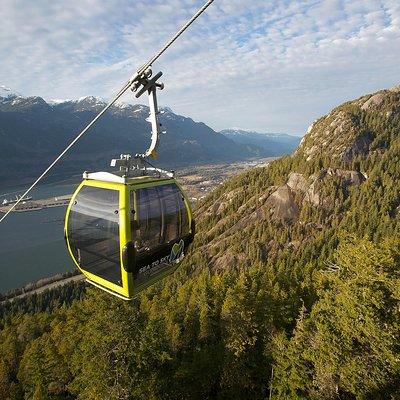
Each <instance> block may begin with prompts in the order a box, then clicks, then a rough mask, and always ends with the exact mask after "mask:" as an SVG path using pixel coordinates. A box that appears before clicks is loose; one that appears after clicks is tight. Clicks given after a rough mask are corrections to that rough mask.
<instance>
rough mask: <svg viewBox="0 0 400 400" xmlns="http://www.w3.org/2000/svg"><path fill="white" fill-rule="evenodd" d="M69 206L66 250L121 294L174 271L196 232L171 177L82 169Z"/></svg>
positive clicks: (97, 281) (91, 277)
mask: <svg viewBox="0 0 400 400" xmlns="http://www.w3.org/2000/svg"><path fill="white" fill-rule="evenodd" d="M84 176H85V177H86V179H84V180H83V182H82V183H81V184H80V185H79V187H78V188H77V190H76V191H75V193H74V195H73V196H72V198H71V202H70V204H69V206H68V209H67V214H66V218H65V238H66V242H67V247H68V250H69V252H70V254H71V257H72V258H73V260H74V262H75V264H76V265H77V267H78V268H79V269H80V270H81V271H82V273H83V274H84V275H85V276H86V278H87V280H88V281H89V282H90V283H92V284H94V285H95V286H99V287H100V288H102V289H104V290H106V291H108V292H111V293H112V294H115V295H117V296H119V297H122V298H124V299H131V298H133V297H135V295H136V294H137V293H139V292H140V291H141V290H143V289H144V288H146V287H148V286H149V285H151V284H153V283H155V282H157V281H158V280H160V279H162V278H163V277H165V276H166V275H167V274H170V273H171V272H173V271H174V270H175V268H176V266H177V263H178V262H179V260H180V259H181V258H182V257H183V254H184V251H186V249H187V247H188V246H189V244H190V243H191V242H192V241H193V237H194V221H193V217H192V211H191V208H190V204H189V201H188V199H187V198H186V197H185V195H184V193H183V191H182V189H181V188H180V186H179V185H178V183H177V182H176V180H175V179H174V178H168V177H167V178H163V177H154V176H136V177H131V178H126V177H125V176H122V175H121V174H120V175H118V173H108V172H97V173H92V174H86V175H84Z"/></svg>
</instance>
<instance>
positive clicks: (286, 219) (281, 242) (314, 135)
mask: <svg viewBox="0 0 400 400" xmlns="http://www.w3.org/2000/svg"><path fill="white" fill-rule="evenodd" d="M396 177H397V178H396ZM399 177H400V87H399V86H398V87H395V88H392V89H389V90H382V91H379V92H377V93H375V94H370V95H366V96H362V97H361V98H359V99H356V100H354V101H350V102H347V103H345V104H342V105H340V106H338V107H336V108H335V109H333V110H332V111H331V112H330V113H329V114H328V115H326V116H323V117H321V118H319V119H318V120H316V121H315V122H314V123H313V124H311V126H310V127H309V129H308V131H307V133H306V135H305V136H304V138H303V140H302V142H301V144H300V145H299V147H298V149H297V150H296V151H295V152H294V154H293V155H292V156H288V157H285V158H282V159H280V160H277V161H274V162H273V163H271V164H270V166H268V167H266V168H257V169H255V170H253V171H250V172H249V173H247V174H245V175H242V176H241V177H237V178H236V179H234V180H233V181H232V182H229V183H228V184H226V185H224V186H223V187H221V188H219V189H218V190H217V191H216V192H215V193H214V194H213V195H212V196H211V197H210V198H209V199H208V200H207V201H205V202H203V203H200V204H199V207H198V210H197V216H198V219H199V228H200V230H202V231H203V232H207V233H206V234H204V235H201V237H200V238H199V242H200V243H201V251H202V253H203V256H204V257H205V258H206V260H207V262H208V263H209V265H214V266H216V268H223V267H232V266H237V265H241V264H243V263H244V264H245V262H244V261H243V260H245V259H247V258H249V257H250V258H251V257H252V256H253V255H252V254H250V253H248V254H247V256H246V257H242V258H240V257H241V256H240V255H241V254H242V253H243V251H247V250H243V249H244V248H246V249H249V248H251V249H252V252H255V253H256V254H258V255H259V257H261V258H262V259H263V258H264V259H268V257H273V256H274V255H276V254H278V253H281V252H284V251H289V249H290V251H296V252H297V251H298V252H300V251H303V252H305V248H306V247H307V244H308V243H312V242H314V243H315V241H316V240H322V238H324V237H325V239H324V240H325V241H327V242H329V241H331V240H336V239H335V238H336V235H337V231H338V230H340V229H344V230H346V231H352V230H353V232H354V233H355V234H357V235H358V234H360V233H363V232H364V233H365V234H368V235H376V229H377V228H376V227H375V228H374V223H373V222H372V221H373V219H374V218H378V219H379V220H381V219H382V218H386V219H387V226H388V229H389V230H390V229H397V228H395V227H396V226H398V229H399V233H400V221H399V218H400V211H399V210H400V186H399V184H398V179H399ZM378 215H381V216H380V217H377V216H378ZM375 224H376V222H375ZM367 227H368V228H367ZM320 245H321V246H323V242H321V244H320ZM314 246H315V248H317V247H318V246H317V245H316V244H314ZM312 251H314V250H312Z"/></svg>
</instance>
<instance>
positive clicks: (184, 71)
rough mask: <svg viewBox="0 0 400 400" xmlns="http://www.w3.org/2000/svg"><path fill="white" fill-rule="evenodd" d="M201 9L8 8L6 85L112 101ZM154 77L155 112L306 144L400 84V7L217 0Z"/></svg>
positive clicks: (368, 2)
mask: <svg viewBox="0 0 400 400" xmlns="http://www.w3.org/2000/svg"><path fill="white" fill-rule="evenodd" d="M202 3H203V1H198V0H163V1H158V0H157V1H155V0H138V1H122V0H121V1H116V0H107V1H105V0H101V1H100V0H68V1H54V0H53V1H50V0H48V1H43V0H35V1H28V0H25V1H22V0H2V5H1V7H0V20H1V24H0V37H1V41H0V60H1V64H0V84H3V85H5V86H8V87H11V88H12V89H13V90H15V91H17V92H20V93H22V94H26V95H40V96H42V97H44V98H45V99H47V100H51V99H71V98H78V97H82V96H86V95H95V96H100V97H103V98H109V97H111V96H112V95H113V94H114V93H115V92H116V91H118V89H119V88H120V86H121V85H122V84H123V83H124V82H125V81H126V79H127V78H128V77H129V76H130V75H131V74H132V73H133V71H134V70H135V69H137V68H138V67H139V66H140V65H141V64H143V63H144V62H145V61H147V59H148V58H149V57H150V56H151V55H152V54H153V53H154V52H155V51H156V49H158V48H159V47H160V46H161V45H162V44H163V43H164V42H165V41H166V39H167V38H169V36H170V35H172V34H173V33H174V32H175V31H176V30H177V29H178V28H179V27H180V26H181V25H182V24H183V23H184V22H185V21H186V20H187V19H188V18H189V17H190V16H191V15H192V14H193V13H194V12H195V10H196V9H197V8H198V7H200V6H201V5H202ZM154 69H161V70H162V71H163V73H164V76H163V79H164V83H165V85H166V89H165V90H164V91H162V92H160V95H159V103H160V104H161V105H166V106H169V107H171V108H172V109H173V110H174V111H175V112H177V113H180V114H183V115H188V116H191V117H192V118H193V119H195V120H198V121H204V122H205V123H207V124H209V125H210V126H211V127H213V128H214V129H217V130H218V129H223V128H227V127H232V126H235V127H242V128H247V129H254V130H259V131H269V132H288V133H293V134H298V135H302V134H304V132H305V131H306V129H307V126H308V125H309V124H310V123H311V122H312V121H313V120H314V119H315V118H317V117H318V116H321V115H323V114H325V113H327V112H329V110H330V109H331V108H332V107H334V106H335V105H337V104H339V103H341V102H343V101H346V100H350V99H352V98H356V97H359V96H361V95H363V94H365V93H369V92H373V91H376V90H378V89H381V88H386V87H391V86H394V85H398V84H399V83H400V1H399V0H349V1H339V0H338V1H336V0H323V1H322V0H320V1H319V0H312V1H306V0H305V1H267V0H252V1H249V0H215V1H214V3H213V4H212V5H211V6H210V8H209V9H208V11H207V12H206V14H205V15H203V16H202V17H201V18H200V19H199V20H198V21H197V22H196V23H195V24H194V25H192V27H191V28H190V29H189V31H187V32H186V33H185V34H184V35H183V36H182V38H181V39H180V40H179V41H178V42H177V43H176V44H175V45H174V46H173V47H172V48H171V49H170V50H168V52H167V53H166V54H165V55H164V56H163V57H162V58H161V59H160V60H159V61H158V62H157V63H156V65H155V66H154ZM124 101H133V98H132V96H129V94H128V95H127V96H126V97H125V98H124ZM144 101H145V99H143V102H144Z"/></svg>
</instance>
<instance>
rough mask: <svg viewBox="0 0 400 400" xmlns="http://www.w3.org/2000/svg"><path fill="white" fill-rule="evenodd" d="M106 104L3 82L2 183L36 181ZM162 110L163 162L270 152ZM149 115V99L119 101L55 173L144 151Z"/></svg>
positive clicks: (0, 128) (179, 163) (65, 173)
mask: <svg viewBox="0 0 400 400" xmlns="http://www.w3.org/2000/svg"><path fill="white" fill-rule="evenodd" d="M105 105H106V102H105V101H104V100H102V99H99V98H97V97H93V96H87V97H83V98H80V99H77V100H65V101H63V100H61V101H60V100H55V101H49V102H47V101H45V100H44V99H43V98H42V97H39V96H31V97H24V96H21V95H19V94H17V93H14V92H13V91H12V90H11V89H9V88H7V87H5V86H2V85H1V86H0V140H1V143H2V145H1V147H0V184H2V185H7V186H9V185H10V184H15V183H16V182H15V181H18V183H26V182H28V181H31V180H32V178H33V177H35V176H36V175H37V174H38V173H39V172H41V171H43V169H44V168H46V166H47V165H48V164H49V162H51V161H52V160H53V159H54V157H55V156H56V155H57V154H59V153H60V152H61V151H62V149H63V148H64V147H65V146H66V145H67V144H68V143H69V142H70V141H71V140H72V139H73V138H74V137H75V135H76V134H77V133H78V132H79V131H80V130H81V129H82V128H83V127H84V126H85V124H87V123H88V122H89V121H90V120H91V119H92V118H93V117H94V116H95V115H96V114H97V113H98V112H99V111H100V110H101V109H102V108H103V107H104V106H105ZM160 111H161V114H160V122H161V124H162V129H163V130H165V131H166V132H167V133H166V134H165V135H162V138H161V142H160V147H159V152H158V155H159V157H158V160H157V164H158V165H160V166H163V167H167V168H175V167H179V166H187V165H193V164H201V163H209V162H231V161H238V160H244V159H248V158H253V157H258V156H265V154H266V153H265V152H264V151H263V149H262V148H261V147H259V146H257V145H254V144H251V143H237V142H235V141H233V140H231V139H230V138H228V137H227V136H225V135H222V134H220V133H218V132H215V131H214V130H213V129H211V128H210V127H209V126H207V125H206V124H204V123H202V122H195V121H194V120H193V119H191V118H188V117H185V116H182V115H177V114H175V113H174V112H173V111H172V110H171V109H170V108H168V107H165V108H160ZM148 115H149V108H148V106H145V105H141V104H135V105H132V104H124V103H120V104H115V105H113V106H112V107H111V108H110V110H109V112H108V113H106V114H105V115H104V116H103V117H102V119H101V120H100V121H99V122H98V123H97V124H96V126H95V127H94V128H93V130H92V131H90V132H88V134H87V135H85V136H84V137H83V138H82V140H80V141H79V143H78V144H77V145H76V146H75V147H74V148H73V149H71V151H70V152H69V153H68V155H67V156H66V157H65V158H64V159H63V160H62V161H61V163H60V164H59V165H58V166H57V167H56V168H55V169H54V172H53V176H54V177H55V178H65V177H68V176H70V175H75V174H80V173H81V172H82V171H83V170H98V169H103V170H104V169H107V167H108V165H109V160H110V159H111V158H115V157H116V156H119V154H122V153H131V154H136V153H141V152H143V151H144V150H145V149H146V148H147V146H148V144H149V142H150V131H151V128H150V124H149V123H148V122H147V121H146V118H147V117H148ZM278 153H279V152H278ZM274 154H277V153H276V152H275V153H274ZM280 154H282V153H280Z"/></svg>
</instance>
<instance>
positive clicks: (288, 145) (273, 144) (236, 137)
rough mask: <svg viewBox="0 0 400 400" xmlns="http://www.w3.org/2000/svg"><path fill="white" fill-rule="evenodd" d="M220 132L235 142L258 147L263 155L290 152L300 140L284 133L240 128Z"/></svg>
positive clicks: (278, 154) (279, 154)
mask: <svg viewBox="0 0 400 400" xmlns="http://www.w3.org/2000/svg"><path fill="white" fill-rule="evenodd" d="M220 133H222V134H223V135H224V136H225V137H227V138H229V139H231V140H233V141H234V142H236V143H239V144H242V145H247V146H248V145H251V146H254V147H255V148H260V149H261V154H262V155H264V156H281V155H283V154H290V153H292V151H293V150H294V149H295V148H296V147H297V146H298V144H299V143H300V140H301V138H300V137H298V136H292V135H287V134H285V133H260V132H255V131H249V130H245V129H240V128H230V129H224V130H222V131H220Z"/></svg>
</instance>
